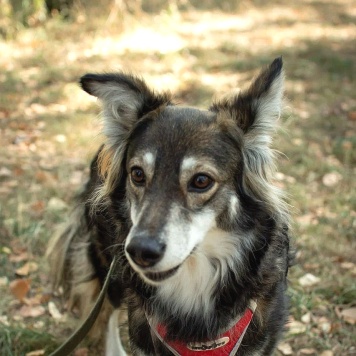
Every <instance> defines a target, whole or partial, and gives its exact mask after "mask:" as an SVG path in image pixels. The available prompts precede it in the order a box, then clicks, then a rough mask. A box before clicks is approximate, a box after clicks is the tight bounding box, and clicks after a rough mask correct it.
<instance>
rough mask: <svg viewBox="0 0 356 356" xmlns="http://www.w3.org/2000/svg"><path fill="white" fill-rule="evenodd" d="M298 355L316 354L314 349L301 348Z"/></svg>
mask: <svg viewBox="0 0 356 356" xmlns="http://www.w3.org/2000/svg"><path fill="white" fill-rule="evenodd" d="M299 355H303V356H304V355H317V351H316V350H315V349H301V350H299Z"/></svg>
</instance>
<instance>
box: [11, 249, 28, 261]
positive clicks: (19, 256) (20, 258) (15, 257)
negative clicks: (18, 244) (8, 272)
mask: <svg viewBox="0 0 356 356" xmlns="http://www.w3.org/2000/svg"><path fill="white" fill-rule="evenodd" d="M28 259H29V254H28V252H27V251H24V252H21V253H20V254H17V255H11V256H10V257H9V261H10V262H23V261H26V260H28Z"/></svg>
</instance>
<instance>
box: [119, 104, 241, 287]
mask: <svg viewBox="0 0 356 356" xmlns="http://www.w3.org/2000/svg"><path fill="white" fill-rule="evenodd" d="M224 129H225V130H226V132H224ZM236 134H237V135H239V133H238V132H237V133H236ZM239 161H241V152H240V147H239V145H238V140H235V139H234V138H233V137H232V134H231V133H230V132H229V131H228V128H227V127H220V125H219V123H218V119H217V114H216V113H212V112H210V111H201V110H198V109H190V108H180V107H175V106H167V107H165V108H163V109H162V111H160V112H159V113H158V114H157V113H155V114H154V117H150V115H147V117H146V118H145V119H144V120H143V121H142V123H141V125H140V127H139V128H138V129H137V130H136V131H134V132H133V134H132V140H131V141H130V143H129V145H128V153H127V162H126V170H127V175H128V179H127V197H128V199H129V201H130V214H131V219H132V222H133V227H132V229H131V231H130V234H129V235H128V237H127V239H126V252H127V256H128V259H129V261H130V262H131V264H132V266H133V267H134V268H135V269H136V270H137V271H139V272H140V273H142V275H143V276H144V277H145V278H146V279H147V280H149V281H156V282H157V281H161V280H164V279H165V278H168V277H169V276H171V275H173V274H174V272H175V271H176V270H177V269H178V268H179V266H180V265H181V264H182V263H184V262H185V261H186V259H187V258H189V256H190V255H191V254H193V253H194V250H195V249H196V248H198V245H199V244H200V243H201V242H202V241H203V240H204V237H205V236H206V234H207V232H209V231H210V230H211V229H213V228H216V226H217V218H218V217H219V215H221V214H222V213H226V212H227V211H230V210H231V208H232V209H237V199H236V190H235V177H237V176H238V172H237V170H238V169H237V168H238V167H239Z"/></svg>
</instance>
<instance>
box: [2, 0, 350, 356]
mask: <svg viewBox="0 0 356 356" xmlns="http://www.w3.org/2000/svg"><path fill="white" fill-rule="evenodd" d="M88 3H89V4H90V2H88ZM199 4H200V3H199ZM199 4H198V3H197V4H196V3H195V2H193V1H192V2H191V3H190V4H185V5H184V6H183V5H182V9H179V7H175V6H170V7H169V8H168V9H167V7H165V6H164V5H163V6H162V4H161V3H159V2H157V4H156V7H153V8H152V6H151V7H150V9H149V10H150V11H149V12H148V13H140V14H139V13H135V14H131V15H129V14H127V16H125V18H124V19H123V21H122V23H120V24H117V23H115V21H113V22H111V23H110V22H108V21H107V20H108V18H109V10H105V7H103V8H101V9H98V8H95V7H91V6H89V5H88V6H87V7H86V8H82V9H81V10H80V11H79V12H77V13H76V14H75V16H74V18H73V19H72V20H71V21H63V20H61V19H59V18H56V17H55V18H53V19H50V20H48V21H47V22H46V23H44V24H42V25H41V26H38V27H33V28H27V29H21V30H20V31H19V32H18V33H17V36H16V37H13V38H12V39H7V40H0V50H1V52H2V54H3V55H2V56H1V57H0V66H1V68H2V72H1V73H0V80H1V83H2V84H1V96H0V140H1V142H2V145H1V147H0V156H1V157H2V160H1V164H0V183H1V184H0V202H1V205H0V271H1V272H0V277H6V278H7V280H8V281H12V280H14V279H15V278H16V274H15V270H16V269H17V268H19V267H21V266H22V265H23V264H24V263H25V261H17V262H16V261H14V259H13V258H12V257H13V256H18V255H19V254H21V251H27V252H28V253H29V254H30V255H31V257H30V260H32V261H35V262H36V263H37V264H38V266H39V268H38V270H37V271H35V272H32V273H31V274H30V276H29V278H30V279H31V289H30V292H29V294H28V298H33V297H35V296H36V295H41V294H45V293H46V288H47V286H48V279H47V275H46V273H47V264H46V261H45V258H44V251H45V248H46V244H47V241H48V239H49V238H50V237H51V235H52V234H53V231H54V230H55V228H56V227H57V226H58V224H59V223H60V222H62V221H64V220H65V217H66V213H67V212H68V210H69V207H70V204H71V199H72V197H73V195H74V194H75V192H76V191H77V189H78V188H79V187H80V185H81V184H82V182H83V180H84V179H85V175H86V174H87V163H88V161H89V160H90V158H91V156H92V154H93V152H95V150H96V148H97V147H98V145H99V142H100V137H98V132H99V130H100V124H99V123H98V121H97V120H96V117H97V115H98V113H99V108H98V106H97V105H96V104H95V103H93V101H92V100H91V98H90V97H89V96H88V95H87V94H86V93H84V92H82V91H81V90H80V89H79V87H78V86H77V84H76V83H77V81H78V78H79V77H80V76H81V75H83V74H85V73H86V72H103V71H108V70H118V69H126V70H131V71H134V72H137V73H140V74H141V75H142V76H143V77H145V78H146V79H147V80H148V81H149V83H151V84H152V85H153V86H154V87H155V88H157V89H161V90H163V89H167V88H168V89H170V90H171V91H172V92H174V93H175V94H176V98H177V99H178V101H180V102H183V103H187V104H189V105H197V106H202V107H204V106H207V105H209V103H210V102H211V97H212V96H214V95H218V94H219V93H224V92H226V91H228V90H231V89H235V88H239V87H242V86H244V85H245V84H246V82H247V81H248V80H249V79H251V77H252V76H253V75H254V74H256V70H258V68H259V67H261V66H263V65H265V64H267V63H269V62H270V61H272V59H273V58H274V57H276V56H279V55H283V59H284V63H285V70H286V75H287V81H286V99H287V108H286V112H285V115H284V116H283V118H282V126H283V128H284V129H285V130H284V131H281V132H280V133H279V134H278V137H277V138H276V142H275V146H276V147H277V148H278V150H280V151H281V152H283V153H284V154H285V156H282V157H281V158H280V161H279V167H280V171H281V173H283V176H282V178H281V180H279V181H278V184H280V185H282V186H283V187H284V189H285V190H286V191H287V192H288V194H289V196H290V203H291V205H293V207H294V208H293V214H294V221H295V224H294V241H293V242H294V245H295V246H296V247H297V249H298V258H297V265H296V266H294V268H292V269H291V273H290V288H289V294H290V296H291V316H292V318H293V320H294V321H299V322H301V321H302V320H305V318H303V316H305V315H306V314H308V313H310V316H311V317H310V321H309V322H304V326H305V328H304V329H303V331H302V332H300V333H298V334H296V335H290V334H288V333H287V334H286V337H285V342H287V343H289V344H290V345H291V347H292V349H293V354H295V355H303V352H304V351H303V349H312V351H311V352H314V354H315V355H320V354H321V353H322V352H323V351H326V350H328V351H332V352H333V354H334V355H353V354H356V349H355V345H356V340H355V336H354V335H355V334H354V332H355V329H354V325H352V324H350V323H347V322H345V321H344V320H343V319H342V318H341V317H340V314H339V312H338V311H340V310H342V309H344V308H349V307H354V306H355V304H356V283H355V275H356V267H355V266H356V257H355V252H354V251H355V247H356V241H355V226H356V189H355V184H354V175H355V163H356V154H355V152H356V149H355V145H356V127H355V125H356V121H355V112H356V100H355V97H354V87H355V73H356V70H355V63H356V50H355V46H354V42H355V35H354V25H353V22H354V16H355V12H354V10H353V7H352V1H351V0H338V1H335V2H334V3H332V4H331V3H328V2H324V1H317V2H314V1H307V0H300V1H298V2H295V3H292V2H289V3H287V2H281V1H271V2H261V1H242V2H240V3H239V5H238V6H233V5H232V4H231V2H225V1H224V2H222V3H221V7H220V8H219V7H218V6H217V2H215V1H209V2H204V5H201V4H200V5H199ZM158 8H159V9H160V10H159V11H158V10H157V9H158ZM107 9H109V6H108V7H107ZM155 9H156V10H155ZM94 14H95V16H94ZM5 22H6V21H5ZM0 23H4V21H2V22H1V21H0ZM328 174H331V175H332V176H333V177H336V178H337V181H336V183H333V184H331V185H330V184H328V183H325V179H326V178H325V177H326V176H327V175H328ZM335 174H336V175H335ZM54 197H55V198H58V199H60V202H61V204H59V205H58V200H57V205H56V204H54V203H53V202H55V201H54V200H53V198H54ZM306 273H312V274H314V275H315V276H317V277H319V278H320V282H319V283H317V284H316V285H314V286H311V287H303V286H301V285H300V284H299V278H300V277H302V276H304V275H305V274H306ZM0 293H1V295H2V296H4V297H2V298H1V301H0V317H1V319H0V350H1V354H4V355H25V354H26V353H27V352H29V351H34V350H39V349H44V348H46V347H47V348H48V349H47V350H46V352H49V351H50V349H51V348H52V347H54V345H55V344H56V343H57V342H59V341H62V340H64V339H65V338H66V337H67V336H68V335H69V333H70V330H72V329H73V327H74V325H75V324H76V320H75V318H73V317H72V316H70V315H67V314H66V315H67V316H66V318H67V319H65V320H64V321H62V322H60V323H57V322H55V321H54V320H53V318H52V317H51V315H50V313H49V312H48V307H47V304H46V303H47V302H43V303H42V305H43V306H44V307H45V308H46V313H45V314H43V315H41V316H38V317H35V318H29V317H23V316H22V315H21V312H20V310H21V303H20V302H18V301H16V300H15V298H14V297H13V296H12V295H11V294H10V293H9V285H8V283H7V282H6V281H5V282H3V283H0ZM55 302H56V304H57V306H58V307H59V308H60V311H61V312H63V313H64V312H65V309H64V308H62V307H61V304H60V303H59V302H58V299H55ZM5 317H6V318H7V319H6V320H7V322H6V323H4V320H5V319H4V318H5ZM1 320H2V321H3V322H1ZM38 322H40V323H38ZM323 325H324V326H323ZM325 325H326V326H327V327H326V326H325ZM35 326H36V327H35ZM53 340H56V342H54V341H53ZM90 350H93V348H91V347H90ZM309 351H310V350H309ZM91 352H92V351H91ZM93 352H94V351H93Z"/></svg>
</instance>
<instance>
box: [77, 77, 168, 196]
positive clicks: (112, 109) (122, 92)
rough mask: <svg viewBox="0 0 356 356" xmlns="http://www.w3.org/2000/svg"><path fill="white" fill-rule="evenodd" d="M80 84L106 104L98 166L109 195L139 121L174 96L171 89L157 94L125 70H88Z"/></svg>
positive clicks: (106, 193) (105, 191) (104, 192)
mask: <svg viewBox="0 0 356 356" xmlns="http://www.w3.org/2000/svg"><path fill="white" fill-rule="evenodd" d="M80 84H81V86H82V88H83V90H85V91H86V92H87V93H89V94H91V95H93V96H96V97H97V98H99V99H100V100H101V102H102V105H103V110H102V121H103V134H104V136H105V137H106V140H105V144H104V148H103V150H102V151H101V154H100V159H99V161H100V164H99V168H100V172H101V174H102V175H103V177H104V186H103V187H104V189H103V194H102V195H108V194H110V192H111V191H112V189H113V188H114V186H115V184H116V182H117V180H118V179H119V178H120V175H121V171H122V167H121V166H122V162H123V159H124V154H125V151H126V147H127V142H128V139H129V137H130V134H131V132H132V130H133V129H134V127H135V126H136V124H137V122H138V121H139V119H140V118H142V117H143V116H144V115H146V114H148V113H149V112H152V111H154V110H157V109H158V108H159V107H160V106H163V105H168V104H170V100H171V97H170V95H169V94H168V93H165V94H155V93H154V92H153V91H152V90H151V89H149V88H148V86H147V85H146V83H145V82H144V81H143V80H142V79H140V78H137V77H135V76H133V75H130V74H125V73H112V74H86V75H84V76H83V77H82V78H81V79H80Z"/></svg>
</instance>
